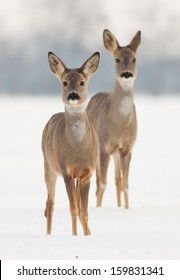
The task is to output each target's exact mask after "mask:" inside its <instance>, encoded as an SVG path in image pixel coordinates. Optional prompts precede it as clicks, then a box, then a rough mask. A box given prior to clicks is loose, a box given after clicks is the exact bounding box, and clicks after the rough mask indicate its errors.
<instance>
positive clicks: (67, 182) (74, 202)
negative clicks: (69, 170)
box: [63, 175, 78, 235]
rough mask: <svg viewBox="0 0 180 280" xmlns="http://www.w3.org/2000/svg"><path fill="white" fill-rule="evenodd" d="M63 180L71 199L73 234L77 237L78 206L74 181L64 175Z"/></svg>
mask: <svg viewBox="0 0 180 280" xmlns="http://www.w3.org/2000/svg"><path fill="white" fill-rule="evenodd" d="M63 178H64V182H65V185H66V190H67V194H68V198H69V205H70V212H71V217H72V233H73V235H77V216H78V205H77V199H76V192H75V184H74V179H73V178H72V177H71V176H69V175H64V176H63Z"/></svg>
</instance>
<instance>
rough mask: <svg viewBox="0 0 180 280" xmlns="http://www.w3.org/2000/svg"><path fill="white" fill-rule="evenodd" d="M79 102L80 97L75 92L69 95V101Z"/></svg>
mask: <svg viewBox="0 0 180 280" xmlns="http://www.w3.org/2000/svg"><path fill="white" fill-rule="evenodd" d="M70 99H71V100H79V99H80V96H79V95H78V94H77V93H75V92H71V93H70V94H69V95H68V100H70Z"/></svg>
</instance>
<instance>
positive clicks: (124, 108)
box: [118, 96, 132, 117]
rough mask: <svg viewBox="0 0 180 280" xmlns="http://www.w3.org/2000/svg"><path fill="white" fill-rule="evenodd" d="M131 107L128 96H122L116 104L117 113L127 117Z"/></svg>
mask: <svg viewBox="0 0 180 280" xmlns="http://www.w3.org/2000/svg"><path fill="white" fill-rule="evenodd" d="M131 108H132V101H131V98H130V97H128V96H125V97H123V99H122V100H121V102H120V104H119V105H118V113H119V114H120V115H122V116H124V117H127V116H128V115H129V114H130V112H131Z"/></svg>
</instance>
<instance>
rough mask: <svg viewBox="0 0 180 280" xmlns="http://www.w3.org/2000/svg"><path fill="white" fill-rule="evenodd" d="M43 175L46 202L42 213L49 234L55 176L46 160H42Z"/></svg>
mask: <svg viewBox="0 0 180 280" xmlns="http://www.w3.org/2000/svg"><path fill="white" fill-rule="evenodd" d="M44 175H45V182H46V186H47V192H48V195H47V201H46V209H45V211H44V215H45V217H46V218H47V230H46V232H47V234H51V230H52V218H53V211H54V196H55V185H56V180H57V174H56V173H55V172H54V171H53V169H52V168H51V167H50V166H49V164H48V162H47V161H46V159H45V160H44Z"/></svg>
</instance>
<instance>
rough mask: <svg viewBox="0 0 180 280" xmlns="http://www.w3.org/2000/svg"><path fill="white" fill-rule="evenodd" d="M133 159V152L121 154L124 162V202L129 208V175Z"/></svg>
mask: <svg viewBox="0 0 180 280" xmlns="http://www.w3.org/2000/svg"><path fill="white" fill-rule="evenodd" d="M130 160H131V153H130V152H128V153H127V154H123V155H121V162H122V179H123V184H122V190H123V192H124V203H125V208H126V209H128V208H129V200H128V176H129V164H130Z"/></svg>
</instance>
